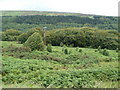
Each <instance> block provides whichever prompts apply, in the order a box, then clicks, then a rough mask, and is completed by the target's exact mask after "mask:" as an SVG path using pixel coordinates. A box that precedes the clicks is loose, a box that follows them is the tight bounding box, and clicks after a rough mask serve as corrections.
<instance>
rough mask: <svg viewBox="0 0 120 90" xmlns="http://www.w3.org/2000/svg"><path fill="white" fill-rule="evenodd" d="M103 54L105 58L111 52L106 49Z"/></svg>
mask: <svg viewBox="0 0 120 90" xmlns="http://www.w3.org/2000/svg"><path fill="white" fill-rule="evenodd" d="M101 53H102V54H103V55H105V56H109V52H108V51H107V50H106V49H104V50H103V51H102V52H101Z"/></svg>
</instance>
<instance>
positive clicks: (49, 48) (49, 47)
mask: <svg viewBox="0 0 120 90" xmlns="http://www.w3.org/2000/svg"><path fill="white" fill-rule="evenodd" d="M47 51H48V52H52V46H51V44H48V46H47Z"/></svg>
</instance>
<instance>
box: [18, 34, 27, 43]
mask: <svg viewBox="0 0 120 90" xmlns="http://www.w3.org/2000/svg"><path fill="white" fill-rule="evenodd" d="M28 37H29V36H28V35H27V33H23V34H21V35H19V36H18V41H19V43H25V41H26V40H27V39H28Z"/></svg>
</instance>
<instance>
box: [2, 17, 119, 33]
mask: <svg viewBox="0 0 120 90" xmlns="http://www.w3.org/2000/svg"><path fill="white" fill-rule="evenodd" d="M117 24H118V23H117V17H110V16H94V15H93V16H45V15H33V16H2V30H3V31H4V30H6V29H17V30H21V31H26V30H27V29H30V28H33V27H41V28H42V27H44V26H46V27H48V28H47V29H48V30H52V29H58V28H68V27H86V26H89V27H95V28H98V29H103V30H107V29H108V30H118V26H117Z"/></svg>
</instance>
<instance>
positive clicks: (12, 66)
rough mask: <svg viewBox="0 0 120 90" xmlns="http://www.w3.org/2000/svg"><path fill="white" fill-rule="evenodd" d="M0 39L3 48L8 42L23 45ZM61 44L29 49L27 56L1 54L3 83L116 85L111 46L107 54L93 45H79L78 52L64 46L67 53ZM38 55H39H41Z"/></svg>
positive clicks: (114, 61)
mask: <svg viewBox="0 0 120 90" xmlns="http://www.w3.org/2000/svg"><path fill="white" fill-rule="evenodd" d="M0 43H2V46H3V48H7V47H9V45H11V44H13V45H15V46H17V47H20V46H23V45H22V44H17V43H16V42H6V41H5V42H0ZM62 48H63V47H59V46H52V49H53V52H51V53H50V52H47V51H33V52H32V53H29V54H27V55H29V56H28V57H29V58H28V57H27V56H24V57H23V58H18V56H16V57H11V56H9V55H10V54H11V53H5V54H4V55H3V57H2V61H3V72H4V73H5V74H4V75H3V87H4V88H7V87H17V88H21V87H22V88H27V87H31V88H38V87H39V88H44V87H47V88H60V87H64V88H65V87H72V86H74V87H81V85H82V87H96V88H118V81H117V80H116V79H117V70H118V53H116V52H115V50H109V53H110V55H109V56H104V55H102V54H101V53H99V52H95V49H91V48H80V49H82V52H78V51H76V48H73V47H67V48H68V50H69V51H71V53H70V54H64V52H63V51H62ZM23 54H24V55H25V54H26V53H23ZM32 56H36V58H35V59H34V58H33V57H32ZM41 57H43V58H42V59H41ZM46 57H47V59H46ZM51 58H52V59H51ZM56 58H57V60H58V61H56ZM72 77H73V78H72ZM49 80H51V81H49ZM69 80H72V82H70V81H69ZM81 80H82V81H81ZM89 81H90V82H89ZM59 82H61V83H59ZM63 82H64V83H63ZM91 82H92V83H91ZM93 83H94V84H93Z"/></svg>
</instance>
